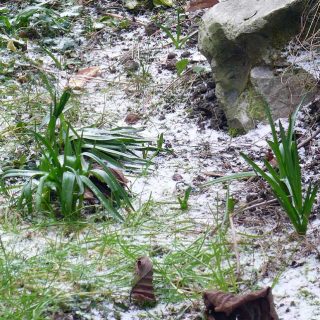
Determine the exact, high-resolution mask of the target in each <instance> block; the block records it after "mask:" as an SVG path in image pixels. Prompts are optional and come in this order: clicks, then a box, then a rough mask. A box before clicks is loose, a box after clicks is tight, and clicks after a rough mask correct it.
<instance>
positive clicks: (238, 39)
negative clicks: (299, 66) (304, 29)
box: [199, 0, 305, 130]
mask: <svg viewBox="0 0 320 320" xmlns="http://www.w3.org/2000/svg"><path fill="white" fill-rule="evenodd" d="M304 5H305V1H304V0H268V1H264V0H228V1H225V2H221V3H219V4H217V5H215V6H214V7H213V8H211V9H210V10H209V11H208V12H207V13H206V14H205V15H204V17H203V24H202V26H201V27H200V32H199V48H200V51H201V52H202V53H203V54H204V55H205V56H206V58H207V59H208V61H209V63H210V65H211V67H212V71H213V77H214V80H215V82H216V96H217V98H218V100H219V102H220V103H221V105H222V106H223V108H224V110H225V113H226V116H227V119H228V122H229V125H230V127H234V128H240V129H245V130H248V129H251V128H253V127H254V126H255V123H256V122H257V121H259V120H261V119H262V118H263V116H264V114H263V111H262V110H263V108H262V107H263V106H264V105H265V104H268V105H269V106H270V107H271V109H272V112H273V114H274V116H275V118H277V117H284V116H287V115H288V114H289V113H290V111H291V110H292V105H293V104H295V103H296V102H297V99H292V92H294V90H295V86H296V85H298V84H299V85H300V89H298V92H299V94H298V95H299V96H300V95H301V94H302V93H303V90H304V89H305V88H304V85H305V83H304V82H301V81H299V79H301V77H302V75H301V73H300V72H301V71H298V72H293V73H292V74H290V79H293V80H292V81H291V80H290V81H289V80H288V79H289V74H288V75H287V76H286V83H285V84H284V83H283V81H282V77H281V76H280V75H278V74H276V69H277V68H275V67H274V60H275V57H276V59H277V58H278V56H279V51H278V50H280V49H281V48H283V47H284V46H285V45H286V44H287V43H288V42H289V41H290V39H292V37H293V36H294V35H296V34H297V33H298V32H299V30H300V18H301V14H302V12H303V9H304ZM292 85H293V86H294V87H292ZM277 91H279V92H280V93H279V94H278V96H277V95H276V94H275V93H276V92H277ZM279 101H281V104H280V105H279ZM277 108H280V109H281V110H278V109H277Z"/></svg>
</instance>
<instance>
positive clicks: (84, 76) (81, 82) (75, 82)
mask: <svg viewBox="0 0 320 320" xmlns="http://www.w3.org/2000/svg"><path fill="white" fill-rule="evenodd" d="M99 72H100V67H88V68H84V69H81V70H79V71H78V73H77V74H75V75H73V76H72V77H71V78H70V80H69V87H70V88H71V89H82V88H83V87H84V86H85V84H86V83H87V82H88V81H90V80H91V79H92V78H94V77H96V76H97V75H98V74H99Z"/></svg>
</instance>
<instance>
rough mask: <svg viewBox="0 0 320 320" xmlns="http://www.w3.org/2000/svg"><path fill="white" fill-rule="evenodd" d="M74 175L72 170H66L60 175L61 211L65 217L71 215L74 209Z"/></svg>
mask: <svg viewBox="0 0 320 320" xmlns="http://www.w3.org/2000/svg"><path fill="white" fill-rule="evenodd" d="M75 179H76V178H75V175H74V174H73V172H70V171H66V172H64V173H63V176H62V190H61V195H60V197H61V211H62V214H63V215H64V216H65V217H71V216H72V214H73V209H74V199H73V192H74V185H75Z"/></svg>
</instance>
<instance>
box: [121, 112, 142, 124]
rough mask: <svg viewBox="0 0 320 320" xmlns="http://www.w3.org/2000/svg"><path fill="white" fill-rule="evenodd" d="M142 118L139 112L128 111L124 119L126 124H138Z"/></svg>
mask: <svg viewBox="0 0 320 320" xmlns="http://www.w3.org/2000/svg"><path fill="white" fill-rule="evenodd" d="M140 119H141V117H140V115H138V114H137V113H132V112H131V113H128V114H127V116H126V118H125V119H124V121H125V123H126V124H130V125H132V124H136V123H137V122H138V121H139V120H140Z"/></svg>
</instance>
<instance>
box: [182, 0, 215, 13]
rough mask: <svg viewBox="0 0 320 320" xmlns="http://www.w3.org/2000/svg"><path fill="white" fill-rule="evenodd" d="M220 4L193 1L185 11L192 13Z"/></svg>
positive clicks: (210, 1) (212, 0)
mask: <svg viewBox="0 0 320 320" xmlns="http://www.w3.org/2000/svg"><path fill="white" fill-rule="evenodd" d="M218 3H219V1H218V0H191V1H189V2H188V3H187V5H186V7H185V11H186V12H192V11H196V10H200V9H206V8H211V7H213V6H214V5H216V4H218Z"/></svg>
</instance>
